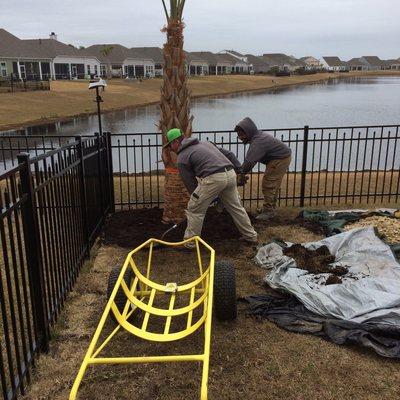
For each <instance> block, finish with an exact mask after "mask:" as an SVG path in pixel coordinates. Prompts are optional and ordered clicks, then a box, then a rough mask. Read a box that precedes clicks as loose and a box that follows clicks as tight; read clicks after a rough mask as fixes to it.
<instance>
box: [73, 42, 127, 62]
mask: <svg viewBox="0 0 400 400" xmlns="http://www.w3.org/2000/svg"><path fill="white" fill-rule="evenodd" d="M105 48H111V49H112V50H111V52H110V54H109V55H108V56H107V57H106V56H104V54H103V53H102V50H103V49H105ZM79 51H80V52H81V53H82V54H86V55H92V56H95V57H97V58H98V59H99V60H100V62H102V63H112V64H122V63H123V62H124V61H125V60H126V59H127V58H129V57H130V49H128V48H127V47H125V46H122V45H121V44H94V45H92V46H89V47H87V48H86V49H82V50H79ZM131 54H132V56H133V54H134V53H133V52H131ZM132 56H131V58H132Z"/></svg>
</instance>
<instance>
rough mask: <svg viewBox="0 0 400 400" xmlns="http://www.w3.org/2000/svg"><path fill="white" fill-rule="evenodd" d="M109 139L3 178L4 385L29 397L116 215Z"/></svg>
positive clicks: (0, 297) (0, 340)
mask: <svg viewBox="0 0 400 400" xmlns="http://www.w3.org/2000/svg"><path fill="white" fill-rule="evenodd" d="M111 170H112V160H111V147H110V136H109V135H102V136H100V135H98V136H96V137H92V138H87V139H82V138H81V137H76V138H75V140H74V141H73V142H72V143H70V144H67V145H64V146H61V147H60V148H58V149H56V150H53V151H50V152H47V153H46V154H42V155H39V156H38V157H34V158H30V156H29V154H26V153H25V154H20V155H18V165H17V166H16V167H14V168H12V169H10V170H9V171H7V172H5V173H3V174H2V175H0V207H1V216H0V239H1V246H2V254H1V256H0V273H1V277H0V381H1V392H2V394H3V398H4V399H5V400H10V399H15V398H16V397H17V395H18V393H21V394H24V386H25V385H26V383H28V382H29V381H30V373H31V372H30V370H31V367H32V366H33V365H34V363H35V358H36V357H35V356H36V354H37V353H38V352H40V351H46V350H47V349H48V344H49V329H50V326H51V325H52V324H53V323H54V322H55V321H56V319H57V316H58V314H59V312H60V309H61V307H62V305H63V302H64V300H65V298H66V296H67V293H68V292H69V291H70V290H71V288H72V285H73V283H74V282H75V279H76V277H77V274H78V271H79V269H80V267H81V266H82V264H83V262H84V260H85V258H87V256H88V255H89V252H90V248H91V245H92V243H93V241H94V240H95V238H96V236H97V234H98V232H99V229H100V228H101V226H102V223H103V222H104V219H105V217H106V215H107V214H108V213H110V212H112V211H113V210H114V198H113V191H112V190H111V188H112V175H111Z"/></svg>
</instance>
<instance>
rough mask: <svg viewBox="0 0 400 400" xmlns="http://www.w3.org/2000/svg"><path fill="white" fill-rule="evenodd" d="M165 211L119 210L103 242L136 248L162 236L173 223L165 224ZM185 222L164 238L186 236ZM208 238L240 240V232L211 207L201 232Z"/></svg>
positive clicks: (171, 239)
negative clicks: (163, 218) (163, 220)
mask: <svg viewBox="0 0 400 400" xmlns="http://www.w3.org/2000/svg"><path fill="white" fill-rule="evenodd" d="M162 214H163V210H162V209H160V208H147V209H140V210H129V211H120V212H117V213H115V214H114V215H113V216H112V218H110V219H109V220H108V221H107V223H106V224H105V227H104V234H103V243H104V244H116V245H118V246H120V247H125V248H131V249H133V248H135V247H137V246H139V245H140V244H142V243H143V242H145V241H146V240H148V239H150V238H156V239H159V238H161V235H162V234H163V233H164V232H165V231H166V230H167V229H168V228H170V227H172V224H170V225H168V224H163V223H162V222H161V220H162ZM185 229H186V221H185V222H183V223H182V224H181V225H179V226H178V227H177V228H176V229H175V230H173V231H171V232H170V233H168V235H166V236H165V238H164V240H166V241H171V242H176V241H180V240H182V238H183V234H184V232H185ZM201 236H202V238H203V239H204V240H205V241H209V242H213V241H217V242H218V241H220V240H221V239H222V238H223V239H238V238H239V237H240V234H239V232H238V230H237V228H236V226H235V224H234V223H233V220H232V217H231V216H230V215H229V214H228V213H227V212H222V213H219V212H217V211H215V210H212V209H210V210H208V212H207V215H206V218H205V221H204V225H203V231H202V235H201Z"/></svg>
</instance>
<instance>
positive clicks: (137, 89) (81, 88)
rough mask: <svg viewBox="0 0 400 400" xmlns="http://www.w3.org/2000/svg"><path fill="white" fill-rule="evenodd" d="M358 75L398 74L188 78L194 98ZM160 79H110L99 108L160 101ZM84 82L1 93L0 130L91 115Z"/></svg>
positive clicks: (89, 94)
mask: <svg viewBox="0 0 400 400" xmlns="http://www.w3.org/2000/svg"><path fill="white" fill-rule="evenodd" d="M360 75H400V72H395V71H380V72H379V73H378V72H372V73H371V72H369V73H368V72H352V73H349V74H339V73H319V74H315V75H304V76H300V75H298V76H290V77H271V76H261V75H257V76H251V75H229V76H228V75H227V76H207V77H194V78H190V79H189V86H190V88H191V90H192V93H193V97H202V96H212V95H223V94H229V93H236V92H246V91H253V90H265V89H271V88H274V87H284V86H289V85H298V84H305V83H312V82H317V81H321V80H326V79H328V78H336V77H348V76H360ZM161 82H162V80H161V79H150V80H145V81H143V82H141V83H140V82H137V81H127V80H111V81H110V82H108V87H107V89H106V91H105V92H104V93H103V94H102V96H103V98H104V103H103V105H102V109H103V110H105V111H112V110H118V109H124V108H128V107H139V106H144V105H148V104H154V103H157V102H159V99H160V85H161ZM93 97H94V95H93V93H92V91H89V90H88V83H87V82H86V81H76V82H74V81H55V82H51V90H50V91H45V92H42V91H37V92H26V93H5V94H2V95H1V96H0V130H6V129H12V128H16V127H21V126H28V125H34V124H41V123H45V122H54V121H58V120H63V119H68V118H72V117H74V116H78V115H86V114H94V113H95V112H96V108H95V107H96V105H95V103H94V102H93Z"/></svg>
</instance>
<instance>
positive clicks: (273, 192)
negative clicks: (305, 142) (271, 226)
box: [235, 117, 292, 221]
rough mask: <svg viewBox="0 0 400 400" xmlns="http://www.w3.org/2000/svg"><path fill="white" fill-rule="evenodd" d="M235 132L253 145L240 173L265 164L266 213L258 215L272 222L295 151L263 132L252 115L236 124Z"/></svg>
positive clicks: (263, 188) (264, 211)
mask: <svg viewBox="0 0 400 400" xmlns="http://www.w3.org/2000/svg"><path fill="white" fill-rule="evenodd" d="M235 131H236V132H237V134H238V137H239V139H240V140H241V141H242V142H243V143H248V144H250V146H249V149H248V150H247V153H246V156H245V160H244V163H243V164H242V166H241V171H240V172H241V173H242V174H247V173H249V172H251V170H252V169H253V167H254V166H255V165H256V164H257V163H258V162H260V163H262V164H265V173H264V177H263V180H262V192H263V195H264V205H263V212H262V213H261V214H259V215H258V216H257V219H258V220H262V221H268V220H270V219H271V218H273V217H274V215H275V209H276V202H277V198H278V192H279V188H280V186H281V183H282V179H283V177H284V175H285V174H286V172H287V170H288V168H289V165H290V161H291V155H292V151H291V150H290V148H289V147H288V146H286V144H284V143H283V142H281V141H280V140H279V139H277V138H275V137H273V136H272V135H270V134H268V133H266V132H263V131H259V130H258V129H257V126H256V125H255V123H254V122H253V121H252V120H251V119H250V118H248V117H247V118H245V119H243V120H242V121H240V122H239V123H238V124H237V125H236V127H235Z"/></svg>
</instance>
